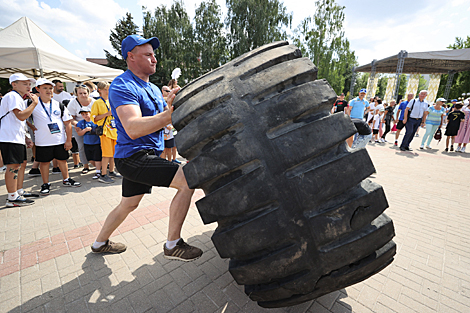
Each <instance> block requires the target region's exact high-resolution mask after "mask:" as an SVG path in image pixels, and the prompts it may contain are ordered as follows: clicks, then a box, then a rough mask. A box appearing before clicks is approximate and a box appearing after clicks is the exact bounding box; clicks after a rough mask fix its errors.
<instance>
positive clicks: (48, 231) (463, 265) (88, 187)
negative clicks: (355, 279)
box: [0, 135, 470, 313]
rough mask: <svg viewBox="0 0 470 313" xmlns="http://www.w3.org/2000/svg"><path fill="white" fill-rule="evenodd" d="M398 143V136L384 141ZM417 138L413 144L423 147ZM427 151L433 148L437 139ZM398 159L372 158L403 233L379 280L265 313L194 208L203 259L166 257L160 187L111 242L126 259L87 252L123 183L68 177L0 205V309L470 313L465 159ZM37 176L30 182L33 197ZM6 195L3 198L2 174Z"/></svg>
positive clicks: (165, 196) (376, 151)
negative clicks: (20, 203) (69, 184)
mask: <svg viewBox="0 0 470 313" xmlns="http://www.w3.org/2000/svg"><path fill="white" fill-rule="evenodd" d="M389 137H390V138H391V135H389ZM418 144H419V142H418V140H417V139H415V140H414V142H413V143H412V147H413V148H417V147H418ZM432 145H434V146H435V145H436V142H435V141H434V142H433V143H432ZM439 148H440V150H429V151H427V150H426V151H421V150H415V151H413V152H400V151H399V150H398V149H397V148H396V147H393V146H392V145H391V144H389V143H387V144H380V145H379V144H373V145H369V146H368V148H367V149H368V151H369V153H370V155H371V157H372V159H373V161H374V164H375V166H376V169H377V174H374V175H373V176H372V177H371V179H372V180H374V181H376V182H377V183H379V184H381V185H382V186H384V189H385V193H386V195H387V198H388V201H389V205H390V208H389V209H388V210H387V213H388V215H389V216H390V217H391V218H392V219H393V221H394V224H395V230H396V237H395V241H396V243H397V255H396V258H395V261H394V262H393V263H392V264H391V265H390V266H389V267H387V268H386V269H384V270H383V271H381V272H380V273H378V274H376V275H374V276H372V277H371V278H369V279H367V280H366V281H363V282H361V283H358V284H356V285H353V286H351V287H348V288H346V289H343V290H340V291H336V292H333V293H331V294H328V295H325V296H323V297H321V298H319V299H317V300H315V301H310V302H307V303H304V304H301V305H298V306H294V307H290V308H281V309H271V310H264V309H262V308H260V307H258V306H257V304H256V303H254V302H252V301H251V300H250V299H249V298H248V297H247V296H246V295H245V293H244V292H243V287H242V286H238V285H237V284H236V283H235V282H234V281H233V279H232V277H231V276H230V274H229V273H228V271H227V268H228V260H223V259H221V258H220V257H219V256H218V254H217V251H216V250H215V248H214V246H213V245H212V242H211V240H210V237H211V235H212V233H213V230H214V229H215V227H216V225H203V224H202V222H201V219H200V217H199V215H198V213H197V210H196V208H195V205H194V202H195V201H196V200H197V199H199V198H201V197H202V196H203V194H202V192H201V191H197V192H196V194H195V196H194V199H193V203H192V205H191V208H190V211H189V214H188V218H187V220H186V222H185V225H184V229H183V236H184V238H185V239H186V240H187V241H188V242H189V243H191V244H194V245H197V246H199V247H201V248H202V249H203V250H204V254H203V256H202V257H201V258H200V259H198V260H197V261H194V262H190V263H184V262H177V261H169V260H166V259H165V258H163V251H162V246H163V243H164V242H165V238H166V231H167V223H168V207H169V203H170V201H171V199H172V197H173V195H174V193H175V192H174V191H173V190H170V189H165V188H154V189H153V192H152V194H151V195H146V196H145V197H144V199H143V201H142V203H141V205H140V207H139V208H138V209H137V210H136V211H135V212H133V213H132V214H131V216H130V217H129V218H128V220H126V222H125V223H124V224H123V225H121V227H120V228H119V229H118V230H117V231H116V232H115V233H114V234H113V236H114V237H113V240H115V241H122V242H125V243H126V244H127V245H128V247H129V248H128V250H127V251H126V252H125V253H122V254H120V255H105V256H101V255H96V254H91V253H90V249H89V244H90V243H91V242H92V241H93V240H94V238H95V237H96V234H97V232H98V231H99V229H100V226H101V224H102V223H103V221H104V219H105V218H106V216H107V214H108V213H109V211H110V210H112V208H114V207H115V206H116V205H117V204H118V202H119V200H120V193H121V190H120V186H119V184H118V183H115V184H111V185H104V184H101V183H99V182H96V181H92V179H91V176H92V173H89V174H87V175H80V172H79V171H78V170H71V171H70V173H71V177H73V178H74V179H76V180H78V181H80V182H82V184H83V186H82V187H80V188H64V187H61V186H60V177H57V176H55V175H52V176H51V182H52V184H53V190H52V193H51V195H49V196H47V197H44V198H41V199H39V200H37V203H36V204H35V205H33V206H30V207H24V208H21V209H18V208H0V312H204V313H205V312H227V313H228V312H400V313H401V312H470V239H469V238H470V235H469V228H470V227H469V226H468V225H469V222H468V221H469V220H470V188H469V180H468V177H469V175H468V167H469V166H470V154H457V153H443V152H442V150H443V148H444V145H443V143H442V142H441V143H440V144H439ZM41 183H42V182H41V179H40V177H34V178H31V177H27V178H26V181H25V187H26V189H27V190H29V189H31V190H33V191H38V190H39V188H40V187H39V186H40V185H41ZM0 198H2V199H5V198H6V189H5V186H4V181H3V174H0Z"/></svg>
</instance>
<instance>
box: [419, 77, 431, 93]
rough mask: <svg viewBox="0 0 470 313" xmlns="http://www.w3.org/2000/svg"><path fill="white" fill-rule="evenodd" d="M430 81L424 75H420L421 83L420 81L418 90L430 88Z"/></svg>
mask: <svg viewBox="0 0 470 313" xmlns="http://www.w3.org/2000/svg"><path fill="white" fill-rule="evenodd" d="M428 85H429V84H428V81H427V80H426V79H425V78H424V76H423V75H420V76H419V83H418V91H417V92H420V91H421V90H426V89H428Z"/></svg>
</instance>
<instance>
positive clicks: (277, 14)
mask: <svg viewBox="0 0 470 313" xmlns="http://www.w3.org/2000/svg"><path fill="white" fill-rule="evenodd" d="M226 5H227V9H228V12H227V17H226V20H225V23H226V25H227V31H228V35H227V38H228V42H229V45H230V57H231V58H235V57H237V56H240V55H242V54H243V53H245V52H248V51H250V50H252V49H254V48H257V47H259V46H262V45H264V44H267V43H270V42H273V41H278V40H286V39H287V33H286V31H285V29H284V27H288V28H290V27H291V24H292V13H287V10H286V7H285V6H284V4H283V3H282V2H279V0H226Z"/></svg>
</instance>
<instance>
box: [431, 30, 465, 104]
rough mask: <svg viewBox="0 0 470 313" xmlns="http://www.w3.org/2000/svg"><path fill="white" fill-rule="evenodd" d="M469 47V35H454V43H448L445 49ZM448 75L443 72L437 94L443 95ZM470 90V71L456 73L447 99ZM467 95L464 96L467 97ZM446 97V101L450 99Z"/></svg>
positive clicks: (459, 95)
mask: <svg viewBox="0 0 470 313" xmlns="http://www.w3.org/2000/svg"><path fill="white" fill-rule="evenodd" d="M466 48H470V36H467V38H466V39H464V38H460V37H456V38H455V43H453V44H451V45H449V46H448V47H447V49H454V50H455V49H466ZM447 78H448V75H447V74H444V75H442V76H441V83H440V85H439V91H438V93H437V94H438V96H439V97H443V96H444V91H445V88H446V85H447ZM469 92H470V71H465V72H460V73H456V74H455V75H454V80H453V83H452V86H451V88H450V93H449V97H448V98H449V99H456V98H459V97H462V94H463V93H469ZM467 97H468V96H465V98H467ZM449 99H447V100H448V101H450V100H449Z"/></svg>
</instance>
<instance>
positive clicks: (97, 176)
mask: <svg viewBox="0 0 470 313" xmlns="http://www.w3.org/2000/svg"><path fill="white" fill-rule="evenodd" d="M100 177H101V174H100V173H96V174H95V176H93V177H92V179H98V178H100Z"/></svg>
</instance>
